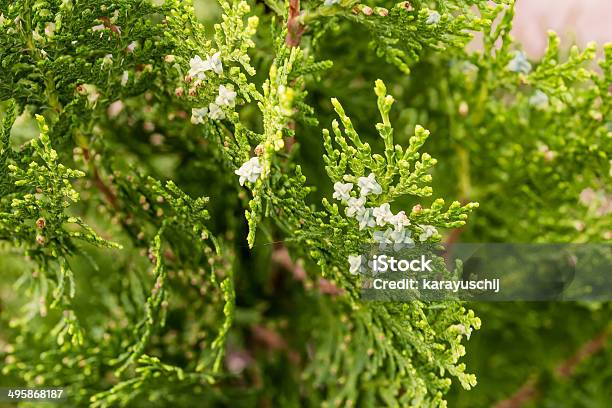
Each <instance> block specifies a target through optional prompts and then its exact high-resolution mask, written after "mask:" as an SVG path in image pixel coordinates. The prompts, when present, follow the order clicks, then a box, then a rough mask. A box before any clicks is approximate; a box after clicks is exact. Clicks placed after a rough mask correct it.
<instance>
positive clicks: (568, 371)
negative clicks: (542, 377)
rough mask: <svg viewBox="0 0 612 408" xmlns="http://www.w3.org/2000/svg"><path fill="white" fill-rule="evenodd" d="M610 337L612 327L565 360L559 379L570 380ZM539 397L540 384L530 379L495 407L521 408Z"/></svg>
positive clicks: (558, 369) (557, 372)
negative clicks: (577, 368)
mask: <svg viewBox="0 0 612 408" xmlns="http://www.w3.org/2000/svg"><path fill="white" fill-rule="evenodd" d="M609 336H610V327H608V328H607V329H606V330H604V331H603V332H602V333H600V334H599V335H597V336H596V337H594V338H593V339H591V340H589V341H588V342H586V343H584V344H583V345H582V347H580V348H579V349H578V351H576V352H575V353H574V354H573V355H571V356H570V357H569V358H567V359H565V360H563V361H562V362H561V363H560V364H559V365H557V367H556V368H555V370H554V372H555V374H557V376H558V377H559V378H562V379H567V378H570V377H571V376H572V375H573V374H574V372H575V370H576V367H578V365H580V363H582V362H583V361H584V360H586V359H588V358H589V357H591V356H592V355H594V354H595V353H597V352H599V351H600V350H601V349H603V348H604V346H605V345H606V342H607V340H608V337H609ZM538 395H539V390H538V382H537V380H535V379H529V380H528V381H527V382H525V383H524V384H523V385H522V386H521V387H520V388H519V389H518V390H517V391H516V392H515V393H514V394H512V395H511V396H510V397H508V398H506V399H504V400H502V401H500V402H498V403H497V404H495V405H494V407H495V408H520V407H522V406H524V405H525V404H527V403H529V402H533V401H534V400H535V399H536V398H537V397H538Z"/></svg>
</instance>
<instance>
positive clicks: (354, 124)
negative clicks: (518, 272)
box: [0, 0, 612, 407]
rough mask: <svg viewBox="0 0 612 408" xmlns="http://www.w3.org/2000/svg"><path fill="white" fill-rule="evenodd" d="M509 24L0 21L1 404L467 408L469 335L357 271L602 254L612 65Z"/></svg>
mask: <svg viewBox="0 0 612 408" xmlns="http://www.w3.org/2000/svg"><path fill="white" fill-rule="evenodd" d="M285 3H287V4H285ZM383 3H384V4H383ZM383 6H385V7H383ZM513 15H514V11H513V2H512V1H505V0H503V1H498V2H495V3H492V2H490V1H488V0H482V1H480V0H448V1H447V0H444V1H443V0H438V1H432V2H424V1H412V2H399V3H396V4H388V3H385V2H380V1H374V2H371V3H368V4H366V3H359V2H357V1H354V0H324V1H320V0H315V1H306V0H304V1H302V2H301V4H300V2H296V1H293V0H291V1H288V2H281V1H276V0H265V1H264V2H255V1H243V0H232V1H224V0H222V1H218V2H216V1H213V0H198V1H196V2H195V4H193V5H192V4H191V2H187V1H179V0H166V1H150V2H149V1H141V0H113V1H106V0H105V1H72V0H35V1H34V0H25V1H20V2H14V1H7V0H0V58H1V61H0V78H1V81H0V115H1V117H2V124H1V128H0V271H2V279H0V301H1V304H0V361H3V364H2V372H1V376H0V385H5V384H10V385H20V386H24V387H26V386H28V387H34V386H38V387H66V390H67V391H66V392H67V394H68V400H69V402H70V404H71V406H94V407H110V406H136V407H138V406H143V407H149V406H176V407H183V406H184V407H193V406H226V405H231V406H366V407H370V406H372V407H375V406H413V407H427V406H432V407H443V406H446V405H447V398H448V395H451V397H452V395H453V392H454V393H456V392H457V391H454V388H453V384H456V385H458V386H459V387H460V388H462V389H471V388H473V387H474V386H475V385H476V376H475V375H474V374H472V373H468V371H471V368H470V366H469V365H467V367H466V363H465V362H463V361H462V359H464V360H465V359H466V358H467V359H470V358H476V357H478V356H476V357H472V356H470V355H469V353H468V355H467V356H466V344H470V343H468V340H470V337H471V336H472V333H473V332H474V331H475V330H478V329H480V326H481V319H480V318H479V317H477V316H476V313H475V312H474V311H472V310H470V308H469V307H468V305H466V304H464V303H461V302H451V301H448V302H433V303H427V302H416V301H415V302H405V303H402V302H364V301H362V299H361V298H360V290H361V284H362V281H361V278H360V277H359V276H358V274H357V272H358V269H359V267H360V265H361V262H362V257H361V255H360V251H361V250H362V248H363V247H364V245H368V244H371V243H372V242H376V243H379V244H390V245H394V246H400V247H401V246H408V245H416V246H419V245H425V244H427V243H440V242H446V243H452V242H455V241H456V240H457V239H458V237H459V234H462V239H465V240H466V241H467V242H469V241H470V240H473V241H478V240H480V241H490V242H493V241H507V242H546V241H552V242H588V241H610V240H612V232H611V231H610V225H612V224H611V221H612V218H611V217H612V210H610V208H611V207H610V203H611V202H612V198H611V197H612V193H611V192H610V185H612V184H611V183H610V179H611V178H612V169H611V164H612V161H611V160H612V138H611V137H610V135H611V132H612V125H611V124H612V118H611V117H610V109H611V105H610V100H611V98H610V93H611V92H612V91H611V90H612V88H611V87H612V47H611V46H610V45H607V46H605V47H604V51H603V58H602V60H601V61H599V62H598V64H599V67H598V68H595V67H594V66H593V64H594V63H593V59H595V58H596V55H597V54H596V51H597V49H596V47H595V46H588V47H587V48H586V49H584V50H582V51H580V50H578V49H577V48H574V49H572V50H571V51H570V53H569V55H567V56H564V54H563V50H562V49H560V45H559V39H558V38H557V36H556V35H555V34H553V33H551V34H550V39H549V47H548V50H547V51H546V53H545V55H544V56H543V57H542V59H541V60H539V61H535V60H531V59H529V58H528V57H527V55H526V54H524V53H523V52H522V51H521V49H520V46H519V45H518V44H516V43H515V42H514V40H513V39H512V38H511V36H510V34H509V33H510V30H511V28H512V18H513ZM474 34H478V35H479V36H481V38H482V45H481V46H480V47H476V48H475V49H474V48H470V47H467V44H468V43H469V42H470V41H471V40H472V39H473V38H474V37H475V35H474ZM372 85H374V93H372V89H371V88H372ZM387 87H388V89H387ZM428 129H430V130H431V131H430V130H428ZM321 135H322V136H321ZM449 203H450V204H449ZM468 216H469V217H470V218H469V220H468ZM575 307H576V308H579V307H581V306H575ZM483 309H484V313H488V314H489V315H491V316H492V322H493V324H492V327H494V328H495V319H497V318H498V317H499V318H500V319H502V320H503V318H508V317H507V316H506V315H504V314H503V313H501V312H499V310H497V309H492V310H494V311H493V312H491V310H488V311H487V308H486V307H483ZM496 310H497V312H499V315H502V316H501V317H500V316H499V315H498V314H496V313H497V312H496ZM509 313H510V312H509ZM514 317H515V318H519V317H516V316H514ZM510 320H511V319H510ZM593 320H594V321H596V319H593ZM486 324H487V321H486V320H485V321H484V322H483V325H485V327H486ZM551 324H552V323H551ZM512 327H513V328H514V327H517V328H518V329H517V330H519V331H520V330H522V328H521V327H522V322H519V323H516V324H515V325H513V326H512ZM529 327H533V326H528V328H527V329H525V330H529ZM492 330H494V329H492ZM472 342H473V338H472ZM481 358H483V357H481ZM496 358H500V359H503V356H497V357H496ZM470 361H471V360H470ZM487 369H488V366H487ZM471 392H473V391H471ZM449 393H450V394H449ZM496 398H497V396H496ZM492 402H494V401H491V399H490V398H489V399H487V400H486V401H485V402H483V403H482V404H483V405H487V404H489V405H490V404H491V403H492Z"/></svg>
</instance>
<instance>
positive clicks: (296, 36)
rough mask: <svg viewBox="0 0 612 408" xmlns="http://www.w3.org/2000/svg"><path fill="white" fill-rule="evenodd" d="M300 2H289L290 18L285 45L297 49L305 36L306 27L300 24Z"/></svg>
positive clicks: (294, 0)
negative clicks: (303, 35)
mask: <svg viewBox="0 0 612 408" xmlns="http://www.w3.org/2000/svg"><path fill="white" fill-rule="evenodd" d="M299 16H300V0H289V17H288V19H287V37H286V38H285V43H286V44H287V45H288V46H289V47H297V46H298V45H299V44H300V40H301V39H302V34H304V26H303V25H301V24H300V22H299Z"/></svg>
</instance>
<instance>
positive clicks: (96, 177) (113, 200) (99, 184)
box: [83, 148, 120, 211]
mask: <svg viewBox="0 0 612 408" xmlns="http://www.w3.org/2000/svg"><path fill="white" fill-rule="evenodd" d="M83 158H84V159H85V161H87V162H89V163H91V167H92V171H93V178H92V182H93V183H94V185H95V186H96V188H97V189H98V190H99V191H100V192H101V193H102V195H103V196H104V198H106V201H108V202H109V204H110V205H111V206H112V207H113V208H114V209H115V211H119V209H120V208H119V204H118V203H117V195H116V194H115V192H114V191H113V190H112V189H111V188H110V187H109V186H107V185H106V184H105V183H104V181H103V180H102V177H100V172H98V168H97V167H96V165H95V164H94V163H93V161H90V155H89V149H86V148H83Z"/></svg>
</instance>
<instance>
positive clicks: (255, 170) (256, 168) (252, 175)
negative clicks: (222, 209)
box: [234, 157, 263, 186]
mask: <svg viewBox="0 0 612 408" xmlns="http://www.w3.org/2000/svg"><path fill="white" fill-rule="evenodd" d="M262 172H263V167H262V166H261V163H260V162H259V157H251V159H249V160H248V161H247V162H245V163H244V164H243V165H242V166H240V168H239V169H238V170H236V171H234V173H236V174H237V175H238V176H240V178H239V179H238V181H239V182H240V185H241V186H244V183H245V182H246V181H248V182H249V183H255V182H256V181H257V179H258V178H259V177H260V176H261V173H262Z"/></svg>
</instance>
